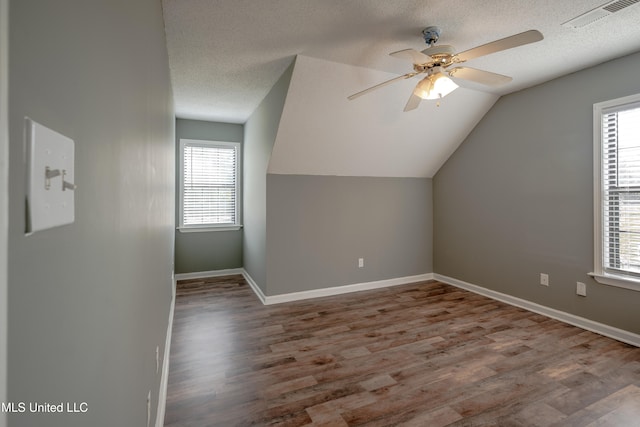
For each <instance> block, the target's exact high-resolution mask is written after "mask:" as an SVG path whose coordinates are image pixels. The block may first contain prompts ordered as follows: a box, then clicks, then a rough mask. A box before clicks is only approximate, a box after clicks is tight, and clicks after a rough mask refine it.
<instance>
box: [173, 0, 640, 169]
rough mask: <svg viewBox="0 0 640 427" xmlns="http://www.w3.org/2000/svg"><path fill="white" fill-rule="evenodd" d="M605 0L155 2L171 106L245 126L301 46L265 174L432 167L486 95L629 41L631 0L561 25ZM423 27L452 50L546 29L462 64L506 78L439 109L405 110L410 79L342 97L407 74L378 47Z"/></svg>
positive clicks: (635, 43)
mask: <svg viewBox="0 0 640 427" xmlns="http://www.w3.org/2000/svg"><path fill="white" fill-rule="evenodd" d="M606 3H607V2H605V1H602V0H574V1H570V2H558V1H555V0H536V1H535V2H533V1H524V0H494V1H491V2H482V1H477V0H260V1H257V0H163V8H164V14H165V26H166V34H167V47H168V52H169V64H170V68H171V78H172V84H173V89H174V98H175V109H176V115H177V116H178V117H180V118H187V119H198V120H210V121H222V122H231V123H244V122H245V121H246V120H247V119H248V117H249V116H250V115H251V113H252V112H253V111H254V110H255V109H256V107H257V106H258V105H259V103H260V102H261V100H262V99H263V98H264V97H265V95H266V94H267V93H268V91H269V89H270V88H271V87H272V86H273V84H274V83H275V82H276V81H277V79H278V78H279V77H280V75H281V74H282V72H283V71H284V70H285V69H286V67H287V66H288V65H289V64H290V63H291V61H292V60H293V59H294V58H295V57H296V56H297V55H301V56H300V58H299V59H301V58H303V59H302V60H301V61H300V63H299V64H297V70H294V76H293V78H292V82H291V88H290V92H289V97H290V98H288V99H287V102H286V104H285V111H284V112H283V116H282V121H281V125H282V128H281V129H280V130H279V134H278V139H277V141H276V146H275V148H274V152H273V157H272V159H271V165H270V170H271V171H273V172H274V173H314V174H345V175H359V174H360V175H376V176H430V175H432V174H433V173H434V170H437V167H438V165H439V164H441V163H442V161H443V157H444V158H446V155H447V153H451V152H453V151H454V150H455V148H456V147H457V146H458V145H459V144H460V142H461V141H462V139H463V138H464V137H465V136H466V134H467V133H468V131H469V127H470V126H471V127H472V126H473V125H474V124H475V122H477V120H478V118H480V117H482V115H483V114H484V113H485V112H486V111H487V109H488V108H490V106H491V104H492V103H493V102H494V101H495V98H496V97H497V96H500V95H504V94H507V93H510V92H513V91H517V90H520V89H523V88H526V87H530V86H533V85H535V84H539V83H542V82H544V81H547V80H550V79H553V78H555V77H559V76H561V75H564V74H568V73H570V72H573V71H577V70H579V69H582V68H586V67H588V66H591V65H595V64H598V63H601V62H605V61H607V60H610V59H613V58H617V57H620V56H624V55H627V54H630V53H633V52H636V51H638V50H640V25H638V22H640V3H637V4H633V5H631V6H628V7H625V8H624V9H622V10H621V11H620V12H618V13H615V14H613V15H611V16H609V17H607V18H604V19H601V20H599V21H596V22H594V23H592V24H590V25H587V26H585V27H583V28H580V29H573V28H568V27H565V26H562V23H564V22H566V21H568V20H570V19H572V18H575V17H576V16H578V15H580V14H582V13H585V12H587V11H589V10H591V9H594V8H596V7H598V6H601V5H603V4H606ZM428 25H437V26H439V27H441V29H442V31H443V34H442V37H441V39H440V41H439V44H449V45H453V46H455V48H456V50H457V51H463V50H466V49H469V48H472V47H475V46H478V45H481V44H484V43H487V42H490V41H493V40H496V39H500V38H503V37H507V36H510V35H512V34H516V33H519V32H522V31H526V30H529V29H537V30H539V31H541V32H542V33H543V35H544V37H545V39H544V40H543V41H541V42H538V43H535V44H531V45H527V46H521V47H518V48H516V49H512V50H509V51H505V52H499V53H496V54H493V55H489V56H486V57H482V58H477V59H474V60H472V61H469V63H468V66H472V67H476V68H480V69H485V70H489V71H493V72H498V73H501V74H506V75H509V76H512V77H513V81H512V82H511V83H510V84H508V85H505V86H503V87H501V88H500V89H497V90H496V89H494V90H492V91H490V92H478V91H477V90H476V89H479V87H475V88H474V90H472V89H464V90H458V91H456V92H454V94H452V95H449V96H447V97H446V98H445V99H444V100H443V101H442V102H441V105H440V107H435V105H434V102H423V103H422V105H421V106H420V107H419V108H418V109H417V110H415V111H413V112H411V113H403V112H402V109H403V107H404V104H405V103H406V99H407V98H408V96H409V94H410V93H411V89H412V86H414V85H415V83H416V80H412V81H401V82H398V83H395V84H393V85H391V86H387V87H385V88H383V89H380V90H379V91H377V92H373V93H370V94H368V95H365V96H364V97H362V98H358V99H357V100H354V101H351V103H350V104H351V105H350V104H348V103H347V102H345V100H344V97H345V96H346V95H348V94H351V93H354V92H357V91H359V90H362V89H364V88H366V87H368V86H370V85H373V84H375V83H378V82H380V81H382V80H385V79H387V78H390V77H393V76H396V75H399V74H403V73H406V72H408V71H410V65H409V64H407V63H405V62H404V61H401V60H399V59H396V58H392V57H389V56H388V53H389V52H393V51H397V50H400V49H405V48H414V49H416V50H422V49H424V48H425V45H424V41H423V40H422V38H421V34H420V32H421V30H422V29H423V28H424V27H425V26H428ZM313 59H317V61H315V62H314V61H313ZM303 70H304V71H303ZM483 90H485V91H486V89H485V88H483ZM487 93H489V94H490V95H487ZM358 109H359V110H358ZM329 118H331V120H329ZM303 134H304V135H305V137H304V138H302V135H303ZM421 135H422V136H421ZM391 140H395V144H396V146H397V148H398V149H397V150H396V151H393V150H391V149H390V147H392V146H393V145H392V144H390V142H391ZM333 144H337V145H333ZM336 148H340V149H341V154H342V155H337V154H338V152H337V151H336ZM400 153H404V155H401V154H400ZM416 159H418V160H416ZM419 161H421V162H422V164H421V165H418V164H417V163H418V162H419ZM363 163H367V164H369V165H370V166H369V167H367V168H365V167H364V166H363ZM400 170H402V171H404V172H403V173H402V175H398V173H399V172H398V171H400Z"/></svg>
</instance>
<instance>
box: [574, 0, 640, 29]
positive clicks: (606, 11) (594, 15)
mask: <svg viewBox="0 0 640 427" xmlns="http://www.w3.org/2000/svg"><path fill="white" fill-rule="evenodd" d="M636 3H640V0H616V1H612V2H609V3H605V4H603V5H602V6H599V7H596V8H595V9H593V10H590V11H589V12H587V13H583V14H582V15H580V16H578V17H575V18H573V19H572V20H570V21H567V22H565V23H563V24H562V26H563V27H569V28H582V27H585V26H587V25H589V24H592V23H594V22H596V21H599V20H601V19H602V18H606V17H607V16H609V15H612V14H614V13H616V12H619V11H621V10H622V9H624V8H626V7H629V6H632V5H634V4H636Z"/></svg>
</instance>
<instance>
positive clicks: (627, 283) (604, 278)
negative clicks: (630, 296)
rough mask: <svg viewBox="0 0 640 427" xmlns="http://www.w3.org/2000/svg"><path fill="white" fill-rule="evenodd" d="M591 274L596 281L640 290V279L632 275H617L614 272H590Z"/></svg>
mask: <svg viewBox="0 0 640 427" xmlns="http://www.w3.org/2000/svg"><path fill="white" fill-rule="evenodd" d="M588 274H589V276H591V277H593V278H594V279H595V280H596V282H598V283H602V284H603V285H609V286H615V287H617V288H624V289H629V290H632V291H639V292H640V280H638V279H636V278H634V277H632V276H615V275H613V274H607V273H604V274H596V273H588Z"/></svg>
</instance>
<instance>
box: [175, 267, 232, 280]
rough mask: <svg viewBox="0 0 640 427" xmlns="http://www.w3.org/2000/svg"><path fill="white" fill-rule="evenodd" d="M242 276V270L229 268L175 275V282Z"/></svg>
mask: <svg viewBox="0 0 640 427" xmlns="http://www.w3.org/2000/svg"><path fill="white" fill-rule="evenodd" d="M233 274H244V269H243V268H229V269H227V270H211V271H196V272H194V273H180V274H176V275H175V280H189V279H204V278H205V277H220V276H231V275H233Z"/></svg>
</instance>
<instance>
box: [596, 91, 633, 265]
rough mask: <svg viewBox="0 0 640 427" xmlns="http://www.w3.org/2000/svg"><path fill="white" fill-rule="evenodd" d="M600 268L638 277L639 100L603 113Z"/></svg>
mask: <svg viewBox="0 0 640 427" xmlns="http://www.w3.org/2000/svg"><path fill="white" fill-rule="evenodd" d="M602 149H603V152H602V160H603V161H602V180H603V182H602V191H603V193H602V222H603V224H602V233H603V236H602V238H603V240H602V241H603V254H602V256H603V260H602V261H603V267H604V269H605V271H609V272H611V273H614V274H615V273H623V274H632V275H637V276H640V103H635V104H631V105H624V106H618V107H615V109H612V110H608V111H604V112H603V114H602Z"/></svg>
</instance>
